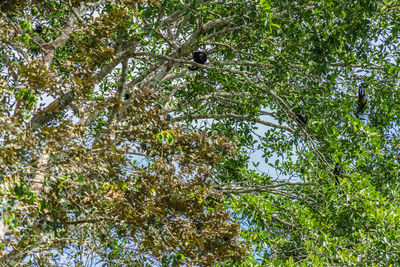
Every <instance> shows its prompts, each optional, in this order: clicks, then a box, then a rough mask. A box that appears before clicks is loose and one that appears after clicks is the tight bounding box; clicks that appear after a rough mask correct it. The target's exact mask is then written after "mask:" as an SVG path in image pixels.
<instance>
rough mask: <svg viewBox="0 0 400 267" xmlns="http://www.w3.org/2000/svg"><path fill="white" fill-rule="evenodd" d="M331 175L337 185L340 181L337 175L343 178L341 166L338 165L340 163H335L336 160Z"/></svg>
mask: <svg viewBox="0 0 400 267" xmlns="http://www.w3.org/2000/svg"><path fill="white" fill-rule="evenodd" d="M333 175H334V178H335V183H336V185H338V186H339V185H340V182H339V179H338V177H340V178H343V175H344V171H343V168H342V166H340V164H339V163H337V162H336V164H335V168H334V169H333Z"/></svg>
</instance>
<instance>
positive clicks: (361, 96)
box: [357, 83, 368, 114]
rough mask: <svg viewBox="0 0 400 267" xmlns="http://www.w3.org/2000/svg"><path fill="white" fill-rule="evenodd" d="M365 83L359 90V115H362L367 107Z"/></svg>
mask: <svg viewBox="0 0 400 267" xmlns="http://www.w3.org/2000/svg"><path fill="white" fill-rule="evenodd" d="M365 86H366V84H365V83H363V84H361V86H360V88H358V101H357V113H358V114H362V113H363V112H364V109H365V106H366V105H367V101H368V100H367V99H366V98H365V90H364V87H365Z"/></svg>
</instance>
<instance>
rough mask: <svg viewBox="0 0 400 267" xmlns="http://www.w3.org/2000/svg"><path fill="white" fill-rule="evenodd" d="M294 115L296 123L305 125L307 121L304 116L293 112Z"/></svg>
mask: <svg viewBox="0 0 400 267" xmlns="http://www.w3.org/2000/svg"><path fill="white" fill-rule="evenodd" d="M294 114H295V115H296V121H297V123H298V124H300V125H306V122H307V120H308V118H307V116H306V115H304V114H301V113H300V112H295V113H294Z"/></svg>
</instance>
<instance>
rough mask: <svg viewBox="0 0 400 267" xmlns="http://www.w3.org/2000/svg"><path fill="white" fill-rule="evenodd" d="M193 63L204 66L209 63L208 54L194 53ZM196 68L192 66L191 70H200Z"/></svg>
mask: <svg viewBox="0 0 400 267" xmlns="http://www.w3.org/2000/svg"><path fill="white" fill-rule="evenodd" d="M193 61H194V62H196V63H199V64H204V63H206V61H207V54H206V53H204V52H201V51H196V52H194V53H193ZM198 69H199V68H198V67H196V66H190V67H189V70H198Z"/></svg>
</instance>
